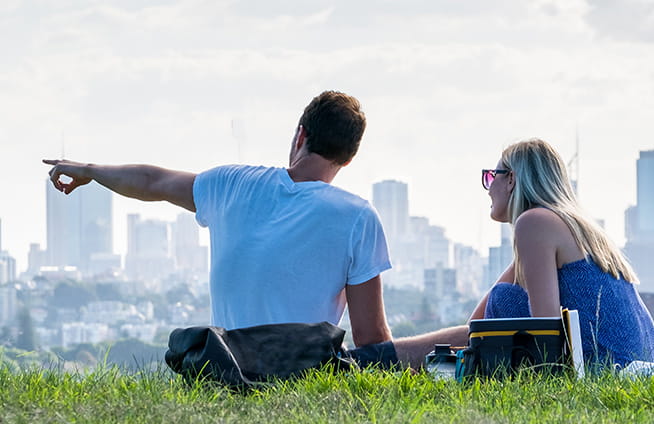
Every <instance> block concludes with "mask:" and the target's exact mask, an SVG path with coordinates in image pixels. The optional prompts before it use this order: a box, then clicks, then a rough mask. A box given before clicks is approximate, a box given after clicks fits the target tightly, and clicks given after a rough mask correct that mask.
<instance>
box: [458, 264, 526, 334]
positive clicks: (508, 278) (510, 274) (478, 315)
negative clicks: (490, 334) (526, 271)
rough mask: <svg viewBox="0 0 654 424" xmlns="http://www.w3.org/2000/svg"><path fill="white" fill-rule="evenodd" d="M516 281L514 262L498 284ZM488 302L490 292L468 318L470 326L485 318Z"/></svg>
mask: <svg viewBox="0 0 654 424" xmlns="http://www.w3.org/2000/svg"><path fill="white" fill-rule="evenodd" d="M514 281H515V266H514V265H513V262H511V265H509V266H508V267H507V268H506V269H505V270H504V272H503V273H502V275H500V278H498V279H497V281H496V283H513V282H514ZM487 302H488V292H486V294H485V295H484V297H482V298H481V300H480V301H479V303H478V304H477V306H476V307H475V310H474V311H472V314H471V315H470V318H468V324H470V321H471V320H473V319H483V318H484V311H485V310H486V303H487Z"/></svg>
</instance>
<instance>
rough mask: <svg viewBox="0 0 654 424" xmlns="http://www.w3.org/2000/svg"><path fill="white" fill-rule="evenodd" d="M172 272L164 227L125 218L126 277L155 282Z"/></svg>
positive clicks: (135, 217)
mask: <svg viewBox="0 0 654 424" xmlns="http://www.w3.org/2000/svg"><path fill="white" fill-rule="evenodd" d="M173 269H174V266H173V258H172V257H171V255H170V242H169V234H168V223H167V222H165V221H160V220H156V219H146V220H141V216H140V215H138V214H130V215H127V255H126V256H125V271H126V273H127V275H128V276H129V277H130V278H134V279H138V280H157V279H160V278H163V277H166V276H168V275H169V274H170V273H171V272H172V271H173Z"/></svg>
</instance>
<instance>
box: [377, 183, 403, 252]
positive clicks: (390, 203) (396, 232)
mask: <svg viewBox="0 0 654 424" xmlns="http://www.w3.org/2000/svg"><path fill="white" fill-rule="evenodd" d="M372 203H373V205H374V206H375V208H376V209H377V211H378V212H379V216H380V218H381V221H382V225H383V226H384V232H385V233H386V236H387V237H388V239H389V241H390V244H391V245H392V244H395V243H397V242H398V241H399V240H400V238H401V237H402V236H404V235H406V234H407V231H408V229H409V195H408V185H407V184H406V183H403V182H401V181H395V180H385V181H381V182H378V183H375V184H373V186H372Z"/></svg>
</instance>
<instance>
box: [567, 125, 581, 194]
mask: <svg viewBox="0 0 654 424" xmlns="http://www.w3.org/2000/svg"><path fill="white" fill-rule="evenodd" d="M568 173H569V174H570V184H571V185H572V189H573V190H574V192H575V196H577V197H578V196H579V127H578V126H576V127H575V153H574V155H572V158H570V160H569V161H568Z"/></svg>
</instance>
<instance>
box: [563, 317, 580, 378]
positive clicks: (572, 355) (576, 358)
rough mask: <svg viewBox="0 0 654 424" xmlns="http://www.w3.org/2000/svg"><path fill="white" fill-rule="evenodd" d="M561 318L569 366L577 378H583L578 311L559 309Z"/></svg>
mask: <svg viewBox="0 0 654 424" xmlns="http://www.w3.org/2000/svg"><path fill="white" fill-rule="evenodd" d="M561 318H562V319H563V331H565V339H566V342H567V348H568V361H569V364H570V365H571V366H572V367H573V368H574V370H575V373H576V374H577V378H583V377H584V375H585V368H584V350H583V348H582V344H581V327H580V326H579V311H577V310H576V309H572V310H569V309H561Z"/></svg>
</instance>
